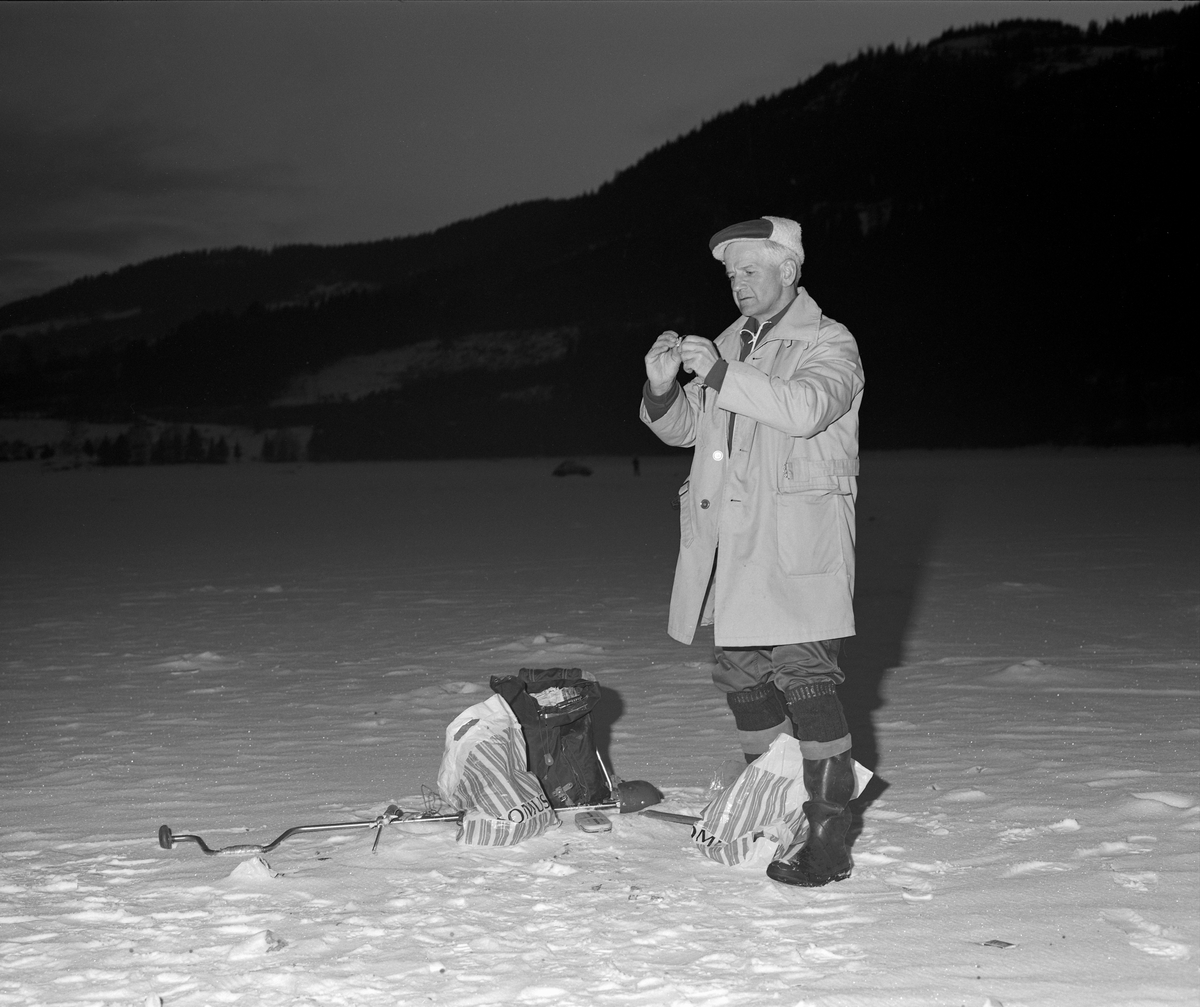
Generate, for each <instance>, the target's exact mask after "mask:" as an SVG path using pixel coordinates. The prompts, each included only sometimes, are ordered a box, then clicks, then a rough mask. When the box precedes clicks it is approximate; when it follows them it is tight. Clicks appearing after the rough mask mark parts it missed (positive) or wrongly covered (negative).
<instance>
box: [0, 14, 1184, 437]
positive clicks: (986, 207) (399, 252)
mask: <svg viewBox="0 0 1200 1007" xmlns="http://www.w3.org/2000/svg"><path fill="white" fill-rule="evenodd" d="M1198 14H1200V8H1198V7H1197V6H1190V7H1185V8H1179V9H1172V10H1168V11H1163V12H1160V13H1157V14H1153V15H1139V16H1137V17H1134V18H1130V19H1127V20H1124V21H1114V22H1110V23H1109V24H1108V25H1106V26H1104V27H1103V28H1095V27H1094V28H1092V29H1091V30H1089V31H1086V32H1084V31H1080V30H1078V29H1075V28H1073V27H1069V26H1065V25H1062V24H1059V23H1057V22H1052V21H1027V20H1022V21H1008V22H1003V23H1000V24H997V25H991V26H981V27H975V28H968V29H961V30H955V31H951V32H948V33H946V34H945V35H943V36H942V37H940V38H939V39H937V40H935V41H934V42H932V43H930V44H928V45H925V46H918V47H911V48H907V49H904V50H900V49H894V48H888V49H886V50H882V51H872V52H867V53H864V54H862V55H860V56H859V57H858V58H856V59H854V60H851V61H849V62H847V63H845V64H841V65H836V66H835V65H831V66H827V67H826V68H825V69H823V70H822V71H821V72H819V73H818V74H816V75H815V76H813V77H811V78H809V79H808V80H806V81H804V82H802V83H801V84H799V85H797V86H796V87H794V88H791V89H789V90H787V91H784V92H782V93H780V94H778V95H775V96H773V97H770V98H764V99H762V100H759V101H757V102H755V103H753V104H747V105H743V106H740V107H738V108H736V109H734V110H732V111H730V112H728V113H725V114H722V115H720V116H718V117H716V118H715V119H713V120H712V121H710V122H708V123H706V124H705V125H703V126H702V127H700V128H698V129H696V130H694V131H693V132H691V133H689V134H687V135H686V136H683V137H681V138H679V139H677V140H675V141H673V142H671V143H668V144H666V145H665V146H663V147H661V148H659V149H658V150H655V151H654V152H652V153H651V154H649V155H648V156H646V157H645V158H643V159H642V160H641V161H639V162H638V163H637V164H635V165H633V166H632V167H630V168H628V169H627V170H625V171H623V172H621V173H619V174H618V175H617V176H616V177H615V178H614V179H612V181H610V182H608V183H607V184H605V185H604V186H602V187H601V188H600V189H599V190H597V191H596V192H593V193H588V194H586V195H583V196H579V197H576V198H573V199H567V200H541V201H535V202H530V203H523V204H519V205H514V206H509V207H506V208H504V209H501V210H498V211H496V212H494V213H490V214H487V215H485V216H482V217H478V218H474V219H471V220H465V221H462V222H459V223H456V224H453V225H451V226H448V227H445V228H442V229H440V230H438V231H435V232H432V233H429V234H423V235H418V236H414V237H406V238H397V239H393V240H387V241H379V242H372V243H364V244H356V245H343V246H335V247H321V246H290V247H283V248H276V249H274V250H271V251H256V250H252V249H245V248H238V249H227V250H216V251H209V252H198V253H185V254H179V255H172V256H167V257H164V258H160V259H155V260H152V261H149V262H145V263H141V264H139V265H136V266H130V267H126V268H124V269H121V270H119V271H117V272H115V273H112V274H105V275H102V276H97V277H90V278H87V279H82V280H78V281H76V282H74V283H71V284H69V285H67V286H64V287H61V288H59V289H57V290H53V291H51V292H49V293H47V294H44V295H41V296H39V297H34V298H29V299H27V300H23V301H18V302H16V303H13V304H9V305H6V306H4V307H0V409H3V410H4V411H6V412H8V413H10V414H12V413H16V412H23V413H29V412H40V413H43V414H46V415H60V416H75V417H86V418H88V419H97V420H98V419H108V420H132V419H133V418H135V417H138V416H142V417H147V416H149V417H154V418H158V419H169V420H178V421H188V422H200V421H205V422H238V423H253V424H256V425H259V426H282V425H288V424H305V425H310V426H313V427H314V428H315V433H314V435H313V440H312V443H311V445H310V453H311V455H312V456H313V457H318V458H321V457H323V458H387V457H421V456H425V457H430V456H433V457H436V456H446V457H449V456H461V455H494V454H502V455H521V454H538V453H546V454H558V453H585V452H594V453H599V452H644V451H650V450H654V449H655V444H656V442H655V441H654V439H653V438H652V437H651V436H650V435H649V434H648V432H646V431H645V430H644V429H643V428H642V427H641V424H640V423H638V421H637V419H636V406H637V400H638V395H639V389H640V385H641V381H642V365H641V357H642V354H643V353H644V352H645V349H646V347H647V346H648V345H649V343H650V342H651V341H652V340H653V338H654V336H655V335H657V333H658V332H659V331H661V330H662V329H663V328H664V327H673V328H677V329H680V330H682V331H688V332H697V333H700V334H703V335H708V336H713V335H715V334H716V333H717V332H719V331H720V330H721V329H722V328H723V327H724V326H725V325H726V324H728V323H729V322H730V321H732V320H733V319H734V317H735V316H736V311H735V309H734V307H733V304H732V301H731V299H730V297H729V292H728V288H727V286H726V283H725V281H724V279H723V276H722V272H721V269H720V267H719V265H718V264H717V263H715V262H713V260H712V259H711V258H710V256H709V254H708V250H707V239H708V237H709V235H710V234H711V233H712V232H714V231H715V230H717V229H719V228H720V227H723V226H725V225H726V224H729V223H732V222H735V221H738V220H742V219H746V218H749V217H756V216H760V215H762V214H766V213H769V214H778V215H784V216H791V217H795V218H796V219H798V220H800V221H801V222H802V224H803V225H804V229H805V231H804V233H805V245H806V249H807V252H808V262H807V264H806V265H805V268H804V281H803V282H804V285H805V286H806V288H807V289H808V290H809V292H810V293H811V294H812V295H813V296H814V297H815V298H816V300H817V301H818V303H820V304H821V306H822V307H823V309H824V310H825V311H826V312H827V313H828V314H829V315H831V316H832V317H834V318H836V319H838V320H839V321H841V322H843V323H845V324H846V325H847V326H848V327H849V328H850V329H851V331H852V332H853V333H854V334H855V336H856V337H857V338H858V341H859V345H860V348H861V351H862V355H863V361H864V366H865V370H866V374H867V391H866V396H865V399H864V404H863V409H862V428H863V429H862V432H863V443H864V446H867V447H891V446H929V447H934V446H943V445H947V446H948V445H954V446H969V445H981V446H982V445H1003V444H1025V443H1043V442H1054V443H1100V444H1107V443H1130V442H1156V441H1157V442H1162V441H1195V440H1196V439H1197V438H1198V436H1200V408H1198V407H1197V404H1196V399H1197V397H1196V395H1195V391H1194V389H1195V388H1196V386H1197V378H1200V373H1198V371H1197V366H1196V364H1195V362H1194V359H1193V357H1194V354H1192V353H1190V352H1187V349H1188V347H1187V344H1188V343H1190V342H1191V341H1192V338H1191V333H1192V331H1193V330H1194V328H1195V325H1194V322H1191V321H1190V313H1188V312H1186V311H1185V305H1184V297H1185V291H1186V289H1187V288H1190V285H1191V283H1193V282H1195V276H1196V265H1197V256H1196V251H1195V248H1196V233H1197V227H1196V224H1197V220H1196V217H1197V214H1196V204H1195V197H1194V195H1191V194H1190V193H1192V192H1193V189H1194V183H1189V182H1188V181H1187V178H1189V177H1191V174H1190V170H1189V169H1188V165H1189V164H1190V163H1191V159H1190V158H1185V156H1184V148H1185V145H1186V143H1187V139H1186V138H1187V136H1189V135H1192V134H1193V133H1194V132H1195V127H1194V121H1195V114H1196V109H1197V107H1198V102H1197V90H1198V88H1197V72H1196V68H1197V65H1198V62H1197V44H1196V39H1197V23H1198V20H1200V18H1198ZM1189 277H1190V278H1191V279H1189Z"/></svg>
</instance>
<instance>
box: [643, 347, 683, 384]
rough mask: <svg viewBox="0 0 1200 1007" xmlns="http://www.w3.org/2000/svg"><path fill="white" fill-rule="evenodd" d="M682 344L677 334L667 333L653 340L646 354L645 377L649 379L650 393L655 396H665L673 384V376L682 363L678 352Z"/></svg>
mask: <svg viewBox="0 0 1200 1007" xmlns="http://www.w3.org/2000/svg"><path fill="white" fill-rule="evenodd" d="M682 342H683V339H682V338H681V337H680V335H679V333H678V332H671V331H667V332H664V333H663V334H662V335H661V336H659V337H658V338H657V339H656V340H654V345H653V346H651V347H650V352H649V353H647V354H646V377H647V378H649V379H650V391H651V392H653V393H654V394H655V395H666V394H667V392H669V391H670V390H671V385H673V384H674V383H675V375H676V374H678V373H679V365H680V363H682V361H683V357H682V356H681V355H680V352H679V347H680V344H681V343H682Z"/></svg>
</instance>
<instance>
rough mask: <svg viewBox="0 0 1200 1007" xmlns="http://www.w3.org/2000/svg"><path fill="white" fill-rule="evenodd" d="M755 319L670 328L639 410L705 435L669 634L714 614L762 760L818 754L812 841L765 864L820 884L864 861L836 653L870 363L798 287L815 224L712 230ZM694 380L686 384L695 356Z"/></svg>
mask: <svg viewBox="0 0 1200 1007" xmlns="http://www.w3.org/2000/svg"><path fill="white" fill-rule="evenodd" d="M709 248H710V249H711V251H712V254H713V257H714V258H716V259H718V260H719V261H721V262H723V263H724V265H725V275H726V276H727V277H728V278H729V285H730V288H731V290H732V292H733V299H734V302H735V303H736V304H737V306H738V310H739V311H740V312H741V317H740V318H739V319H738V320H737V321H736V322H734V323H733V324H732V325H731V326H729V328H727V329H726V330H725V331H724V332H722V333H721V334H720V335H719V336H718V337H717V338H716V340H715V341H709V340H708V339H704V338H703V337H701V336H683V337H681V336H679V334H678V333H675V332H664V333H663V334H662V335H660V336H659V337H658V338H657V339H656V340H655V341H654V345H653V346H652V347H651V348H650V352H649V353H647V354H646V376H647V381H646V385H645V388H644V389H643V395H642V406H641V418H642V421H643V422H644V423H646V424H647V425H648V426H649V427H650V429H651V430H653V431H654V433H655V434H657V435H658V436H659V437H660V438H661V439H662V440H663V441H664V442H666V443H667V444H672V445H676V446H678V447H692V446H694V447H695V455H694V458H693V461H692V468H691V474H690V476H689V478H688V481H687V482H686V483H684V484H683V486H682V488H681V489H680V491H679V523H680V548H679V560H678V563H677V565H676V569H675V586H674V589H673V590H672V593H671V611H670V617H669V622H668V627H667V631H668V632H669V633H670V635H671V636H673V637H674V638H675V639H677V640H680V641H682V642H684V643H691V642H692V639H693V637H694V636H695V633H696V627H697V624H698V623H701V622H703V623H704V624H705V625H708V624H709V623H713V624H715V629H714V632H715V641H716V658H717V667H716V670H715V671H714V672H713V681H714V682H715V684H716V686H717V688H718V689H720V690H721V691H722V692H723V693H725V698H726V700H727V701H728V703H729V706H730V709H731V710H732V711H733V716H734V720H735V722H736V724H737V728H738V733H739V735H740V738H741V743H742V749H743V751H744V753H745V757H746V761H747V762H752V761H754V759H756V758H757V757H758V756H759V755H760V754H762V753H763V752H765V751H766V750H767V748H768V746H769V745H770V743H771V741H772V740H773V739H774V738H775V737H776V736H777V735H779V734H784V733H787V734H792V733H794V734H795V736H796V737H797V739H798V740H799V742H800V750H801V754H802V755H803V757H804V784H805V787H806V789H807V790H808V793H809V797H810V800H809V801H807V802H806V803H805V805H804V812H805V815H806V817H807V819H808V824H809V833H808V839H807V841H806V843H805V845H804V846H803V848H802V849H801V850H800V851H799V852H798V853H796V854H795V855H793V856H792V857H790V858H789V859H787V860H778V861H776V862H775V863H773V864H771V865H770V867H769V868H768V869H767V874H768V875H769V876H770V877H772V878H774V879H775V880H776V881H781V882H784V883H785V884H792V885H804V886H808V887H816V886H820V885H824V884H828V883H829V882H831V881H841V880H842V879H843V878H846V877H848V876H849V874H850V868H851V862H850V854H849V851H848V849H847V847H846V833H847V830H848V829H849V826H850V822H851V814H850V811H849V809H848V808H847V804H848V803H849V800H850V798H851V796H852V795H853V792H854V771H853V760H852V759H851V756H850V747H851V743H850V732H849V729H848V728H847V726H846V718H845V714H844V713H843V711H842V705H841V702H840V701H839V699H838V696H837V689H836V686H837V685H838V683H840V682H841V681H843V678H844V676H843V674H842V671H841V669H840V668H839V666H838V649H839V646H840V643H841V640H842V639H843V638H844V637H848V636H852V635H853V634H854V612H853V593H854V500H855V494H856V493H857V488H858V487H857V480H856V477H857V475H858V409H859V403H860V401H861V400H862V389H863V371H862V366H861V365H860V363H859V359H858V347H857V346H856V344H855V342H854V339H853V337H852V336H851V335H850V333H849V332H848V331H846V329H845V328H844V327H843V326H842V325H840V324H838V323H837V322H835V321H833V319H831V318H827V317H826V316H825V315H824V314H822V313H821V309H820V308H819V307H818V306H817V304H816V302H815V301H814V300H813V299H812V298H811V297H809V295H808V293H807V292H806V291H805V290H804V288H803V287H800V286H799V285H798V284H799V280H800V267H801V266H802V265H803V264H804V246H803V244H802V243H801V232H800V225H799V224H798V223H796V222H795V221H794V220H788V219H786V218H783V217H761V218H759V219H758V220H749V221H745V222H743V223H740V224H734V225H732V226H731V227H727V228H725V229H724V230H723V231H719V232H718V233H717V234H715V235H713V237H712V238H711V240H710V241H709ZM681 366H682V367H683V369H684V370H686V371H689V372H691V373H692V374H694V375H695V377H694V378H693V379H692V380H691V381H689V382H688V384H687V385H686V386H685V387H683V388H681V387H680V385H679V383H678V381H677V380H676V375H677V374H678V372H679V369H680V367H681Z"/></svg>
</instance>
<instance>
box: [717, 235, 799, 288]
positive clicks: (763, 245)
mask: <svg viewBox="0 0 1200 1007" xmlns="http://www.w3.org/2000/svg"><path fill="white" fill-rule="evenodd" d="M743 243H745V244H747V245H755V246H756V247H758V248H759V249H761V250H762V257H763V261H764V262H766V263H768V264H770V265H772V266H774V267H776V268H777V269H778V268H780V267H781V266H783V264H784V263H785V262H787V261H788V260H789V259H790V260H791V261H792V262H794V263H795V264H796V278H795V279H794V280H793V281H792V282H793V283H799V282H800V266H801V265H802V264H803V262H804V259H803V258H802V257H801V256H799V255H797V254H796V250H795V249H794V248H788V247H787V246H786V245H781V244H780V243H779V242H778V241H772V240H771V239H770V238H738V239H737V240H736V241H731V242H729V244H728V245H726V246H725V252H726V254H728V252H729V249H730V248H731V247H732V246H733V245H740V244H743Z"/></svg>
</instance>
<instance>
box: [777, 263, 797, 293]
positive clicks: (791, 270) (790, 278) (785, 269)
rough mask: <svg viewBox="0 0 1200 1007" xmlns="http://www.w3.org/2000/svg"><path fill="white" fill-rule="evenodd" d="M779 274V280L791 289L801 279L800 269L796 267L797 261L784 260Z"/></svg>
mask: <svg viewBox="0 0 1200 1007" xmlns="http://www.w3.org/2000/svg"><path fill="white" fill-rule="evenodd" d="M779 273H780V276H779V278H780V279H781V280H783V282H784V283H785V284H786V285H787V286H789V287H790V286H792V285H793V284H794V283H795V282H796V281H797V280H799V279H800V267H799V266H797V265H796V260H795V259H784V260H783V265H782V266H780V267H779Z"/></svg>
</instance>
